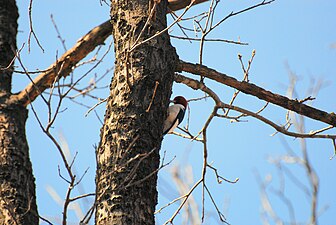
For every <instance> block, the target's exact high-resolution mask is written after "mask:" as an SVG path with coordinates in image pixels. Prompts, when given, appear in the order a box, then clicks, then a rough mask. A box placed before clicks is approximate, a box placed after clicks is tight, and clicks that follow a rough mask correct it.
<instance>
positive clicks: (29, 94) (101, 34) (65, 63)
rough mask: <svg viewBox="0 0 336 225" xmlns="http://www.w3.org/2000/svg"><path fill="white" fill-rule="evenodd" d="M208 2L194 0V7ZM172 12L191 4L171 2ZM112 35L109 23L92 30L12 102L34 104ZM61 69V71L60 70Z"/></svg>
mask: <svg viewBox="0 0 336 225" xmlns="http://www.w3.org/2000/svg"><path fill="white" fill-rule="evenodd" d="M205 1H208V0H194V2H193V5H196V4H199V3H202V2H205ZM168 2H169V8H170V10H171V11H177V10H180V9H183V8H184V7H186V6H188V5H189V4H190V2H191V1H190V0H169V1H168ZM111 34H112V26H111V24H110V22H109V20H108V21H106V22H104V23H102V24H100V25H99V26H97V27H95V28H93V29H92V30H90V31H89V32H88V33H87V34H86V35H84V36H83V37H82V38H81V39H79V40H78V41H77V43H76V44H75V46H74V47H72V48H71V49H70V50H68V51H67V52H65V53H64V54H63V55H62V57H61V58H60V59H58V60H57V61H56V62H55V63H53V64H52V65H51V66H49V68H48V69H47V70H45V71H44V72H42V73H40V75H39V76H38V77H36V78H35V79H34V81H33V82H31V83H30V84H28V85H27V87H25V88H24V89H23V90H22V91H21V92H19V93H18V94H16V95H12V97H11V100H12V101H15V102H19V103H20V104H22V105H23V106H27V105H28V104H29V103H31V102H33V101H34V100H35V99H36V98H37V97H38V96H39V95H40V94H41V93H42V92H43V91H45V90H46V89H48V88H50V87H51V86H52V84H53V83H54V82H55V81H57V80H58V79H59V78H61V77H66V76H68V75H69V74H70V73H71V72H72V71H73V67H74V66H75V65H76V64H77V63H78V62H80V61H81V60H82V59H83V58H85V57H86V56H87V55H88V54H89V53H90V52H92V51H93V50H94V49H95V48H96V47H97V46H98V45H101V44H103V43H104V41H105V40H106V39H107V38H108V37H109V36H110V35H111ZM60 68H61V69H60Z"/></svg>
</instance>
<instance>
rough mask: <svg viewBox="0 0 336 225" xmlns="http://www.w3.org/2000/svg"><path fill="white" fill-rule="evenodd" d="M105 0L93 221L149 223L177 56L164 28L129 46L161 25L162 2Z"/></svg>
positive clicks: (163, 5)
mask: <svg viewBox="0 0 336 225" xmlns="http://www.w3.org/2000/svg"><path fill="white" fill-rule="evenodd" d="M156 2H159V3H156ZM111 3H112V4H111V21H112V25H113V36H114V50H115V56H116V61H115V73H114V77H113V79H112V83H111V85H110V97H109V99H108V101H107V109H106V114H105V121H104V125H103V127H102V130H101V141H100V144H99V147H98V149H97V176H96V184H97V190H96V194H97V207H96V224H104V225H105V224H128V225H129V224H142V225H145V224H155V222H154V211H155V206H156V204H157V190H156V184H157V170H158V168H159V163H160V156H159V149H160V146H161V141H162V129H163V121H164V119H165V117H166V111H167V107H168V104H169V97H170V95H171V87H172V82H173V75H174V70H175V65H176V62H177V55H176V53H175V49H174V48H173V47H172V46H171V44H170V40H169V36H168V34H167V32H165V33H163V34H162V35H159V36H157V37H155V38H153V39H151V40H150V41H148V42H145V43H143V44H141V45H139V46H138V47H137V48H135V49H134V50H132V51H130V49H131V48H132V46H133V45H134V44H136V40H139V41H140V42H141V41H142V40H145V39H146V38H149V37H151V36H153V35H154V34H155V33H156V32H158V31H161V30H163V29H164V28H165V27H166V7H167V1H164V0H163V1H147V0H133V1H128V0H113V1H112V2H111ZM151 12H152V13H151ZM139 35H140V38H139Z"/></svg>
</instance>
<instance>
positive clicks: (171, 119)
mask: <svg viewBox="0 0 336 225" xmlns="http://www.w3.org/2000/svg"><path fill="white" fill-rule="evenodd" d="M172 102H173V103H174V105H171V106H169V108H168V112H167V114H168V116H167V119H166V120H165V121H164V124H163V135H165V134H168V133H172V132H173V130H174V129H175V128H176V127H177V126H178V125H179V124H180V123H181V122H182V120H183V117H184V113H185V110H186V108H187V105H188V102H187V100H186V99H185V98H184V97H182V96H176V97H175V98H174V100H173V101H172Z"/></svg>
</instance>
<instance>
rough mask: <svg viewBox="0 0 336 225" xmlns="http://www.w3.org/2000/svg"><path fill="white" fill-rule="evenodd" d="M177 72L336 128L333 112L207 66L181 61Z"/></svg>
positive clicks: (335, 117)
mask: <svg viewBox="0 0 336 225" xmlns="http://www.w3.org/2000/svg"><path fill="white" fill-rule="evenodd" d="M177 70H178V71H185V72H188V73H192V74H197V75H200V76H204V77H207V78H209V79H211V80H215V81H217V82H219V83H222V84H225V85H227V86H230V87H233V88H235V89H237V90H239V91H241V92H243V93H245V94H248V95H253V96H255V97H257V98H259V99H262V100H264V101H267V102H270V103H273V104H275V105H278V106H281V107H283V108H285V109H288V110H291V111H294V112H296V113H298V114H301V115H303V116H306V117H309V118H312V119H314V120H318V121H322V122H324V123H327V124H330V125H332V126H336V114H335V113H333V112H332V113H327V112H325V111H322V110H319V109H316V108H313V107H311V106H308V105H305V104H303V103H302V102H300V101H299V100H293V99H289V98H287V97H285V96H282V95H279V94H274V93H272V92H270V91H267V90H265V89H263V88H261V87H259V86H257V85H255V84H251V83H248V82H246V81H238V80H236V79H235V78H233V77H230V76H228V75H226V74H223V73H220V72H217V71H216V70H214V69H211V68H208V67H206V66H203V65H199V64H193V63H189V62H184V61H182V60H180V63H179V65H178V67H177Z"/></svg>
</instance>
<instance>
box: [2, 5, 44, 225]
mask: <svg viewBox="0 0 336 225" xmlns="http://www.w3.org/2000/svg"><path fill="white" fill-rule="evenodd" d="M17 19H18V9H17V7H16V4H15V0H0V68H1V69H0V224H17V225H21V224H25V225H34V224H38V220H39V219H38V214H37V206H36V197H35V183H34V182H35V181H34V180H35V179H34V177H33V173H32V166H31V162H30V159H29V151H28V150H29V149H28V144H27V139H26V133H25V132H26V131H25V124H26V120H27V109H26V108H25V107H23V106H21V105H17V104H15V103H13V102H11V101H9V99H10V96H11V80H12V73H13V66H12V65H11V61H12V60H13V58H14V56H15V51H16V33H17Z"/></svg>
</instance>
